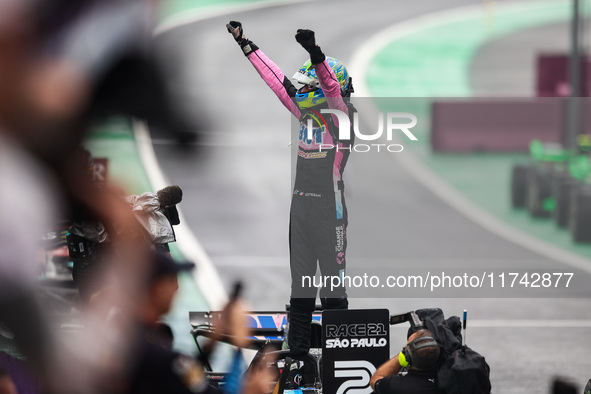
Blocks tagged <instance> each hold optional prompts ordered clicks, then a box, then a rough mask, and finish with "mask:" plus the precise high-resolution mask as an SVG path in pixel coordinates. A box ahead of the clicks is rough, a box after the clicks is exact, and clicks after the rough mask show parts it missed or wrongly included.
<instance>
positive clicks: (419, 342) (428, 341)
mask: <svg viewBox="0 0 591 394" xmlns="http://www.w3.org/2000/svg"><path fill="white" fill-rule="evenodd" d="M426 347H436V348H437V349H438V350H439V344H438V343H437V341H436V340H435V338H433V337H431V336H424V337H418V338H415V339H413V340H412V341H410V343H409V344H408V345H406V346H405V347H403V348H402V351H401V352H400V354H399V355H398V361H399V363H400V365H401V366H403V367H409V366H411V365H414V366H415V367H416V368H419V369H430V368H431V367H433V362H427V363H425V362H423V360H421V358H420V357H418V356H417V351H418V350H419V349H423V348H426Z"/></svg>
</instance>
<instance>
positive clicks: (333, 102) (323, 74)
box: [316, 60, 349, 126]
mask: <svg viewBox="0 0 591 394" xmlns="http://www.w3.org/2000/svg"><path fill="white" fill-rule="evenodd" d="M316 75H317V76H318V80H319V81H320V87H321V88H322V90H323V91H324V97H326V101H327V102H328V108H331V109H338V110H339V111H341V112H344V113H346V114H347V115H348V114H349V109H348V108H347V104H345V101H344V100H343V96H342V95H341V85H339V81H338V80H337V77H336V75H335V74H334V71H333V70H332V68H330V66H329V65H328V63H327V61H326V60H325V61H323V62H322V63H320V64H317V65H316ZM332 119H333V120H334V122H335V125H337V126H338V125H339V120H338V119H337V117H336V115H332Z"/></svg>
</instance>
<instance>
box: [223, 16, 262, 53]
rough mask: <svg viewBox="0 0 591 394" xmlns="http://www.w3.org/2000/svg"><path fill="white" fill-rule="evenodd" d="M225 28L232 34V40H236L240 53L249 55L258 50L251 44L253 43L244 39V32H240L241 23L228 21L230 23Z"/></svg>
mask: <svg viewBox="0 0 591 394" xmlns="http://www.w3.org/2000/svg"><path fill="white" fill-rule="evenodd" d="M226 28H227V29H228V32H229V33H230V34H232V36H233V37H234V40H236V42H237V43H238V45H240V48H242V52H244V55H248V54H249V53H251V52H254V51H256V50H257V49H259V47H258V46H256V45H255V44H253V42H252V41H250V40H249V39H248V38H246V36H245V35H244V31H243V30H242V23H240V22H237V21H230V23H228V24H227V25H226Z"/></svg>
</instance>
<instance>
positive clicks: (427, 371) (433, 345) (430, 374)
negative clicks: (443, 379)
mask: <svg viewBox="0 0 591 394" xmlns="http://www.w3.org/2000/svg"><path fill="white" fill-rule="evenodd" d="M439 354H440V349H439V344H438V343H437V341H436V340H435V339H434V336H433V333H431V331H429V330H419V331H417V332H415V333H414V334H412V335H411V336H410V337H408V342H407V344H406V346H405V347H404V348H403V349H402V351H401V352H400V353H399V354H398V355H396V356H395V357H393V358H392V359H390V360H388V361H386V362H385V363H384V364H382V365H381V366H380V367H379V368H378V369H377V371H376V372H375V373H374V374H373V376H372V377H371V387H372V388H373V389H374V390H375V392H376V394H396V393H406V394H412V393H425V394H428V393H437V394H439V393H442V392H443V391H441V390H439V388H438V386H437V361H438V360H439Z"/></svg>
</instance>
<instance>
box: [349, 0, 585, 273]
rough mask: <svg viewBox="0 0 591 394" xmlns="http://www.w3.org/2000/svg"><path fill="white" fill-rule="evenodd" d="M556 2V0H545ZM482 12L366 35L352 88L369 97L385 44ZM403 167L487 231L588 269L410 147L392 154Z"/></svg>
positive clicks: (458, 12)
mask: <svg viewBox="0 0 591 394" xmlns="http://www.w3.org/2000/svg"><path fill="white" fill-rule="evenodd" d="M528 4H529V5H531V4H532V3H531V2H530V3H527V2H520V3H514V4H510V5H502V4H499V5H498V8H497V11H496V12H497V14H500V13H505V12H514V11H518V10H520V9H521V8H525V7H527V6H528ZM548 4H556V3H548ZM481 13H482V5H472V6H467V7H461V8H457V9H452V10H445V11H441V12H436V13H433V14H429V15H425V16H421V17H418V18H415V19H411V20H407V21H405V22H402V23H398V24H395V25H393V26H390V27H388V28H386V29H384V30H382V31H380V32H379V33H377V34H376V35H374V36H373V37H372V38H371V39H369V40H368V41H367V42H366V43H365V44H364V45H363V46H362V47H361V48H360V49H358V50H357V51H356V52H355V53H354V55H353V59H352V62H351V66H350V69H351V70H352V71H351V75H357V78H356V80H357V82H356V86H355V90H356V93H357V95H358V96H360V97H371V94H370V92H369V87H368V86H367V84H366V83H365V79H366V73H367V70H368V67H369V65H370V63H371V61H372V60H373V59H374V58H375V57H376V56H377V55H378V53H380V51H382V50H383V49H384V48H385V47H386V46H387V45H389V44H391V43H392V42H395V41H396V40H399V39H401V38H403V37H406V36H409V35H411V34H414V33H416V32H419V31H422V30H424V29H429V28H433V27H436V26H442V25H445V24H449V23H453V22H457V21H460V20H464V19H468V18H474V17H476V16H477V15H479V14H481ZM370 110H371V111H372V112H376V113H377V112H379V110H378V109H377V107H376V106H375V104H372V108H370ZM395 157H396V159H397V160H398V161H399V163H400V164H401V165H403V166H404V168H405V169H406V170H407V171H408V172H410V173H411V174H412V175H413V176H414V177H415V178H416V179H417V180H418V181H419V182H421V183H422V184H423V185H424V186H425V187H427V188H428V189H429V190H431V191H432V192H433V193H435V195H437V196H438V197H439V198H440V199H442V200H443V201H445V202H447V203H448V204H449V205H450V206H452V207H453V208H455V209H456V210H457V211H458V212H460V213H461V214H463V215H464V216H466V217H468V218H469V219H471V220H472V221H474V222H476V223H477V224H479V225H480V226H482V227H484V228H485V229H487V230H488V231H490V232H492V233H493V234H496V235H497V236H499V237H502V238H504V239H506V240H508V241H510V242H513V243H515V244H517V245H520V246H522V247H524V248H526V249H529V250H531V251H533V252H534V253H537V254H540V255H544V256H546V257H548V258H550V259H552V260H556V261H558V262H560V263H563V264H565V265H568V266H570V267H573V268H577V269H580V270H582V271H585V272H588V273H591V260H590V259H588V258H585V257H583V256H580V255H578V254H575V253H572V252H569V251H567V250H565V249H562V248H559V247H557V246H554V245H552V244H549V243H546V242H544V241H541V240H539V239H537V238H535V237H532V236H530V235H528V234H526V233H524V232H522V231H519V230H517V229H515V228H513V227H511V226H509V225H508V224H506V223H505V222H502V221H501V220H499V219H497V218H496V217H494V216H493V215H491V214H489V213H488V212H486V211H484V210H483V209H482V208H480V207H479V206H477V205H476V204H474V203H472V202H471V201H469V200H468V199H467V198H466V197H464V196H463V195H462V194H461V193H460V192H458V191H457V190H456V189H455V188H453V187H451V186H450V185H449V184H448V183H447V182H445V181H443V180H442V179H441V178H440V177H439V176H437V175H436V174H435V173H433V172H432V171H431V170H430V169H429V168H427V166H426V165H424V164H423V163H422V162H421V161H420V160H418V159H417V157H416V156H415V155H413V154H412V153H410V152H409V151H405V152H404V153H399V154H397V155H395Z"/></svg>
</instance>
